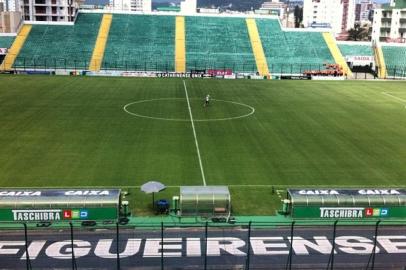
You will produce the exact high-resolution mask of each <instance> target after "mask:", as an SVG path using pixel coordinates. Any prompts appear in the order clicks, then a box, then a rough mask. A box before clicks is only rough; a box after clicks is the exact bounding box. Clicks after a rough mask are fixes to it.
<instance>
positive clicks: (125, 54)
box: [102, 14, 175, 71]
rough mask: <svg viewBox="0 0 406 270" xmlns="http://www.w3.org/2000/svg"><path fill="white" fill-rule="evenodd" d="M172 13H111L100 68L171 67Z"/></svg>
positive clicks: (166, 68) (173, 38)
mask: <svg viewBox="0 0 406 270" xmlns="http://www.w3.org/2000/svg"><path fill="white" fill-rule="evenodd" d="M174 51H175V17H174V16H152V15H119V14H114V16H113V21H112V24H111V27H110V33H109V37H108V40H107V44H106V50H105V52H104V58H103V64H102V69H105V70H106V69H117V70H142V71H143V70H148V71H174V59H175V52H174Z"/></svg>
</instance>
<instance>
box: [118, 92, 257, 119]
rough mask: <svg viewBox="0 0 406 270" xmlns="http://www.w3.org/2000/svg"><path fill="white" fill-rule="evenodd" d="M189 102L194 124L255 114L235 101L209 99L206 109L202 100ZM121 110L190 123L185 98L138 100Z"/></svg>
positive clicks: (135, 114)
mask: <svg viewBox="0 0 406 270" xmlns="http://www.w3.org/2000/svg"><path fill="white" fill-rule="evenodd" d="M189 102H190V106H191V108H192V114H193V120H194V121H195V122H208V121H226V120H233V119H240V118H245V117H249V116H250V115H252V114H254V113H255V108H253V107H252V106H250V105H247V104H244V103H239V102H235V101H228V100H219V99H211V101H210V105H209V106H208V107H204V99H203V98H202V99H198V98H190V99H189ZM123 109H124V111H125V112H126V113H128V114H131V115H133V116H136V117H140V118H147V119H154V120H165V121H178V122H188V121H190V116H189V112H188V109H187V100H186V99H185V98H159V99H148V100H139V101H134V102H131V103H128V104H126V105H125V106H124V108H123Z"/></svg>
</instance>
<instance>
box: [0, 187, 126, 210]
mask: <svg viewBox="0 0 406 270" xmlns="http://www.w3.org/2000/svg"><path fill="white" fill-rule="evenodd" d="M120 194H121V190H120V189H0V208H14V209H22V208H34V209H35V208H37V209H38V208H52V207H58V208H63V207H66V208H81V207H107V206H110V207H118V206H119V204H120Z"/></svg>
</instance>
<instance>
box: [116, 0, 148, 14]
mask: <svg viewBox="0 0 406 270" xmlns="http://www.w3.org/2000/svg"><path fill="white" fill-rule="evenodd" d="M109 8H110V9H113V10H120V11H141V12H145V13H149V12H151V10H152V2H151V0H110V7H109Z"/></svg>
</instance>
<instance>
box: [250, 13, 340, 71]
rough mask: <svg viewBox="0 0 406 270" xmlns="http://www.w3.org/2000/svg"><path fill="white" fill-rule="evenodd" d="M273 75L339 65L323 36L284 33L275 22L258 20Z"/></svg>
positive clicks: (296, 32) (304, 33)
mask: <svg viewBox="0 0 406 270" xmlns="http://www.w3.org/2000/svg"><path fill="white" fill-rule="evenodd" d="M256 22H257V26H258V31H259V34H260V37H261V41H262V46H263V48H264V52H265V56H266V59H267V62H268V67H269V70H270V72H271V73H300V74H301V73H303V71H304V70H309V69H322V68H323V64H332V63H335V61H334V59H333V56H332V55H331V53H330V49H329V48H328V46H327V44H326V42H325V40H324V38H323V35H322V33H319V32H310V31H283V30H282V29H281V27H280V24H279V21H278V20H275V19H256Z"/></svg>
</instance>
